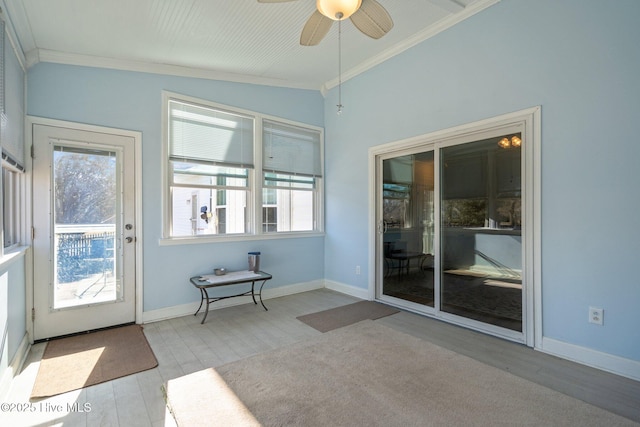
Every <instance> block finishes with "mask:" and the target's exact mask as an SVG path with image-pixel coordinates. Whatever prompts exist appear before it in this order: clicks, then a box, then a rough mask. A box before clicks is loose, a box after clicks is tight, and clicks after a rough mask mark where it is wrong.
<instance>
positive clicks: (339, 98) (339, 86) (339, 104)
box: [336, 15, 342, 115]
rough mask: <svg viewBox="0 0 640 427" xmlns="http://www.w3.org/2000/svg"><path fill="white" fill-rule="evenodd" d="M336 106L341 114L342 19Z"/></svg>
mask: <svg viewBox="0 0 640 427" xmlns="http://www.w3.org/2000/svg"><path fill="white" fill-rule="evenodd" d="M336 16H337V15H336ZM338 18H340V17H338ZM337 107H338V115H340V114H342V20H339V21H338V105H337Z"/></svg>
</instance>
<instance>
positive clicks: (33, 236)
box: [31, 227, 36, 241]
mask: <svg viewBox="0 0 640 427" xmlns="http://www.w3.org/2000/svg"><path fill="white" fill-rule="evenodd" d="M35 238H36V228H35V227H31V241H33V239H35Z"/></svg>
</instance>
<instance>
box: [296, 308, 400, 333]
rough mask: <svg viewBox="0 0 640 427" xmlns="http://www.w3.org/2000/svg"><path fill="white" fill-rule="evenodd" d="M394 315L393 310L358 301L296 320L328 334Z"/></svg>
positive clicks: (394, 311)
mask: <svg viewBox="0 0 640 427" xmlns="http://www.w3.org/2000/svg"><path fill="white" fill-rule="evenodd" d="M395 313H398V310H396V309H395V308H392V307H389V306H386V305H384V304H380V303H378V302H375V301H358V302H356V303H353V304H347V305H343V306H340V307H336V308H332V309H329V310H324V311H319V312H317V313H311V314H305V315H304V316H298V317H296V319H298V320H300V321H301V322H303V323H306V324H307V325H309V326H311V327H312V328H314V329H316V330H318V331H320V332H329V331H332V330H334V329H338V328H342V327H344V326H348V325H352V324H354V323H357V322H361V321H363V320H367V319H370V320H375V319H380V318H382V317H386V316H390V315H392V314H395Z"/></svg>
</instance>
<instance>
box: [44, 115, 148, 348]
mask: <svg viewBox="0 0 640 427" xmlns="http://www.w3.org/2000/svg"><path fill="white" fill-rule="evenodd" d="M33 147H34V159H33V225H34V239H33V250H34V275H33V278H34V289H33V300H34V311H33V319H34V324H33V328H34V339H35V340H39V339H45V338H50V337H55V336H60V335H66V334H71V333H75V332H81V331H87V330H92V329H97V328H103V327H108V326H113V325H118V324H123V323H129V322H133V321H135V314H136V303H135V297H136V290H135V286H136V284H135V277H136V275H135V268H136V259H135V257H136V250H135V246H136V239H135V230H136V224H135V222H134V220H135V174H134V169H135V141H134V138H133V137H131V136H124V135H116V134H110V133H102V132H94V131H88V130H77V129H70V128H65V127H57V126H47V125H41V124H34V125H33Z"/></svg>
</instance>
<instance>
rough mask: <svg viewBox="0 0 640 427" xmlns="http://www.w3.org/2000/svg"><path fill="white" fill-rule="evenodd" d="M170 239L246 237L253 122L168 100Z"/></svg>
mask: <svg viewBox="0 0 640 427" xmlns="http://www.w3.org/2000/svg"><path fill="white" fill-rule="evenodd" d="M168 111H169V131H168V133H169V170H170V174H171V178H170V182H171V198H172V211H171V217H172V220H171V235H172V236H176V237H182V236H198V235H223V234H244V233H246V232H247V231H248V230H247V221H246V217H247V206H248V205H249V204H250V200H249V199H248V192H249V187H250V173H251V171H252V170H253V141H254V132H253V128H254V119H253V118H251V117H247V116H245V115H241V114H236V113H233V112H230V111H224V110H221V109H216V108H211V107H208V106H205V105H197V104H193V103H187V102H181V101H177V100H169V109H168Z"/></svg>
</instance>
